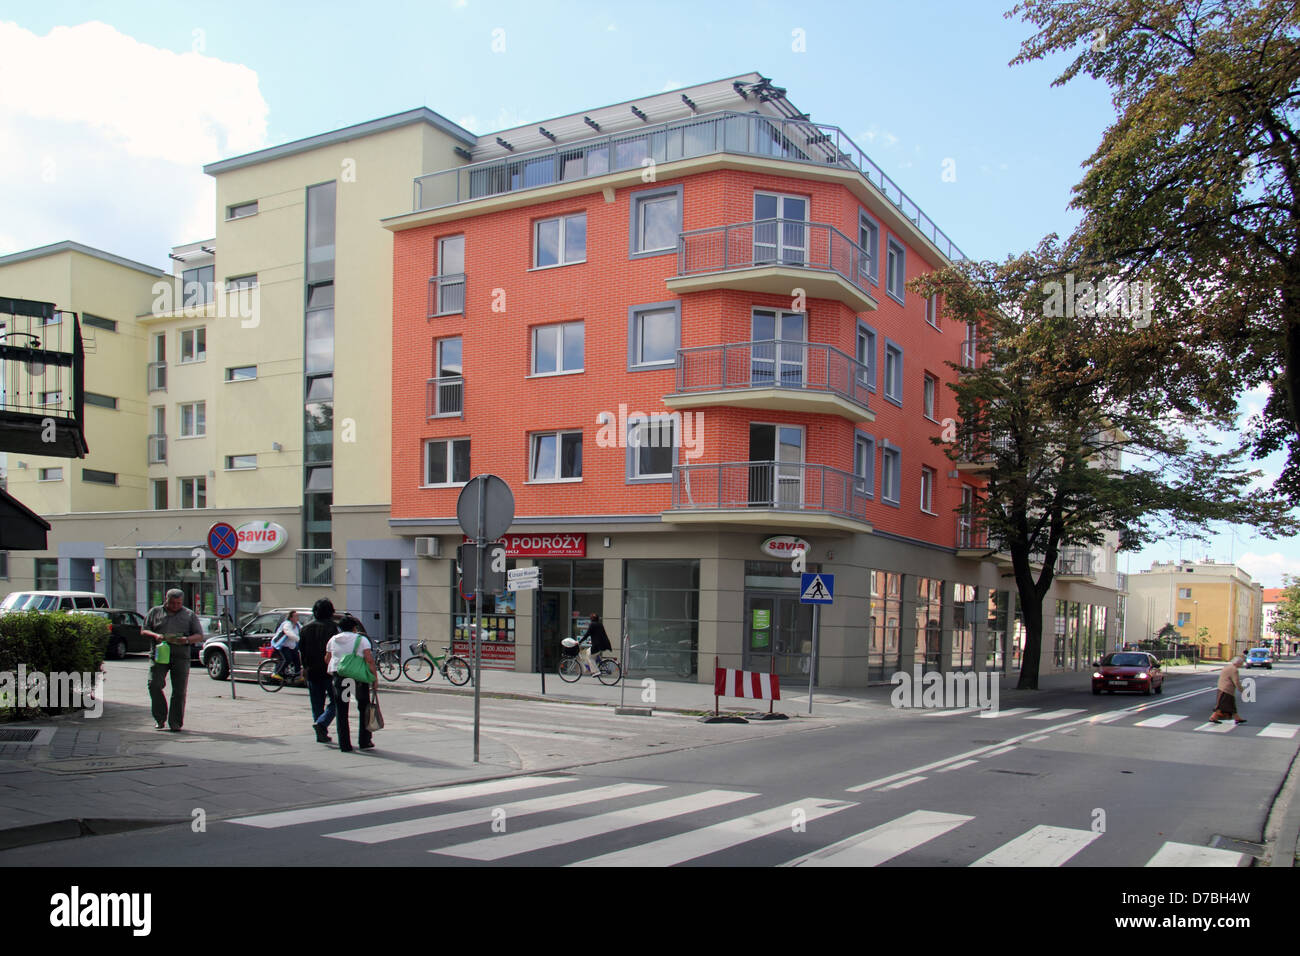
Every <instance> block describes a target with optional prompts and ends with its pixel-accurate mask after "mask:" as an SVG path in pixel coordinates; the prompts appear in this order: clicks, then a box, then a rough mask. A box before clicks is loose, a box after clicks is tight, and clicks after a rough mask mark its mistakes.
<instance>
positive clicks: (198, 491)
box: [180, 478, 208, 509]
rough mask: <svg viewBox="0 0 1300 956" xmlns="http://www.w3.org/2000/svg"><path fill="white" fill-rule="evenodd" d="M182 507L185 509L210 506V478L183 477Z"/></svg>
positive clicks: (181, 482) (181, 483)
mask: <svg viewBox="0 0 1300 956" xmlns="http://www.w3.org/2000/svg"><path fill="white" fill-rule="evenodd" d="M180 485H181V507H182V508H185V509H192V508H206V507H207V506H208V479H206V478H182V479H180Z"/></svg>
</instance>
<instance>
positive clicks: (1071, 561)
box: [1056, 548, 1093, 578]
mask: <svg viewBox="0 0 1300 956" xmlns="http://www.w3.org/2000/svg"><path fill="white" fill-rule="evenodd" d="M1092 562H1093V553H1092V551H1091V550H1090V549H1088V548H1062V549H1061V550H1060V551H1059V552H1058V553H1057V555H1056V573H1057V575H1066V576H1069V577H1082V578H1090V577H1092V576H1093V569H1092Z"/></svg>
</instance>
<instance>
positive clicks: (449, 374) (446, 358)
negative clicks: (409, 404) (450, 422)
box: [429, 335, 465, 417]
mask: <svg viewBox="0 0 1300 956" xmlns="http://www.w3.org/2000/svg"><path fill="white" fill-rule="evenodd" d="M463 345H464V343H463V342H462V340H461V337H460V336H459V335H454V336H451V337H450V338H445V339H438V340H437V342H435V343H434V355H433V377H434V382H433V400H434V407H433V408H431V409H430V410H429V414H430V415H432V416H434V417H443V416H452V415H455V416H461V415H464V413H465V375H464V371H465V367H464V365H463V364H462V350H463Z"/></svg>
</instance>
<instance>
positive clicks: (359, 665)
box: [325, 614, 379, 753]
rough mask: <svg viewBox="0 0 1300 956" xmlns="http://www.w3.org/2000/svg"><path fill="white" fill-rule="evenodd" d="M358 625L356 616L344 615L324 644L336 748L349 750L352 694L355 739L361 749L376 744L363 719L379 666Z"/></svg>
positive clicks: (368, 707) (377, 676)
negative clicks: (353, 698) (353, 699)
mask: <svg viewBox="0 0 1300 956" xmlns="http://www.w3.org/2000/svg"><path fill="white" fill-rule="evenodd" d="M359 627H360V622H359V621H358V620H357V619H356V618H355V617H353V616H352V615H351V614H345V615H343V619H342V620H340V621H339V632H338V633H337V634H335V635H334V636H333V637H331V638H330V639H329V643H328V644H326V645H325V668H326V671H327V672H328V673H329V675H330V677H331V679H332V684H331V693H332V696H333V698H334V712H335V715H336V719H337V723H336V724H335V728H336V730H337V733H338V735H339V750H341V751H342V752H344V753H347V752H348V751H350V750H352V733H351V728H350V727H348V703H349V701H350V699H351V698H352V697H353V696H355V697H356V700H357V717H358V720H357V725H358V726H357V729H358V733H357V737H358V738H359V740H358V743H359V745H360V747H361V749H362V750H370V749H372V748H373V747H374V746H375V742H374V740H373V739H372V737H371V732H370V730H369V728H368V727H367V725H366V721H367V718H368V717H369V711H370V709H371V707H370V685H371V684H377V683H378V682H379V669H378V668H377V667H376V666H375V658H374V655H373V654H372V653H371V651H370V641H369V640H367V639H366V638H365V637H364V636H363V635H362V634H361V633H359V631H358V628H359ZM353 688H355V691H354V690H353Z"/></svg>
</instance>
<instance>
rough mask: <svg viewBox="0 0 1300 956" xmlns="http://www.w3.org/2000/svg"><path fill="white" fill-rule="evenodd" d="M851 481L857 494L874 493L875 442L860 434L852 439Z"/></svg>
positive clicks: (869, 495)
mask: <svg viewBox="0 0 1300 956" xmlns="http://www.w3.org/2000/svg"><path fill="white" fill-rule="evenodd" d="M853 479H854V490H855V491H856V492H857V493H858V494H860V495H866V496H868V497H871V496H872V495H874V494H875V493H876V440H875V439H874V438H872V437H871V436H870V435H864V434H863V433H862V432H858V433H857V434H856V435H855V436H854V437H853Z"/></svg>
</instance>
